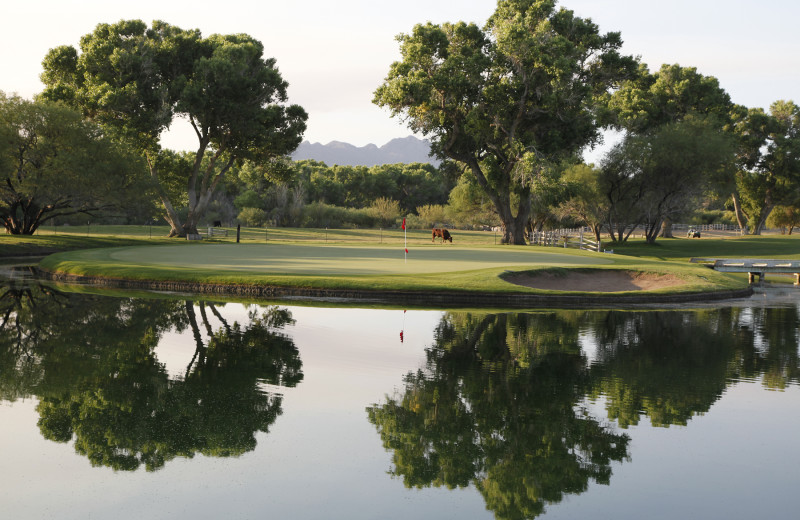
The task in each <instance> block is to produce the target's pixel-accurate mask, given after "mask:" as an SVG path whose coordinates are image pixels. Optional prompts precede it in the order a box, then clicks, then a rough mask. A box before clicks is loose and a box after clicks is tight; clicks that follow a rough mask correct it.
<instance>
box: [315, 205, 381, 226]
mask: <svg viewBox="0 0 800 520" xmlns="http://www.w3.org/2000/svg"><path fill="white" fill-rule="evenodd" d="M302 220H303V223H302V226H303V227H314V228H323V227H328V228H369V227H374V226H375V225H376V222H375V219H374V218H373V217H372V216H370V215H369V214H368V210H366V209H352V208H342V207H340V206H334V205H331V204H325V203H324V202H312V203H311V204H308V205H306V206H305V207H304V208H303V215H302Z"/></svg>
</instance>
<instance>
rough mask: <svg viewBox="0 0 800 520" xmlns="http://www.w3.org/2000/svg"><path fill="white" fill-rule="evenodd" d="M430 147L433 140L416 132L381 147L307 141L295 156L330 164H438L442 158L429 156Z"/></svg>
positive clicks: (293, 156)
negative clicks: (437, 158)
mask: <svg viewBox="0 0 800 520" xmlns="http://www.w3.org/2000/svg"><path fill="white" fill-rule="evenodd" d="M430 150H431V145H430V142H429V141H427V140H423V139H418V138H416V137H414V136H413V135H409V136H408V137H397V138H395V139H392V140H391V141H389V142H388V143H386V144H384V145H383V146H380V147H378V146H377V145H374V144H368V145H366V146H354V145H352V144H349V143H343V142H341V141H331V142H329V143H328V144H321V143H311V142H309V141H303V142H302V143H301V144H300V146H299V147H298V148H297V150H296V151H295V152H294V153H293V154H292V159H294V160H295V161H300V160H303V159H313V160H315V161H322V162H324V163H325V164H327V165H328V166H333V165H334V164H339V165H342V166H376V165H379V164H397V163H406V164H407V163H415V162H419V163H430V164H435V165H438V164H439V161H438V160H436V159H434V158H432V157H429V156H428V154H429V153H430Z"/></svg>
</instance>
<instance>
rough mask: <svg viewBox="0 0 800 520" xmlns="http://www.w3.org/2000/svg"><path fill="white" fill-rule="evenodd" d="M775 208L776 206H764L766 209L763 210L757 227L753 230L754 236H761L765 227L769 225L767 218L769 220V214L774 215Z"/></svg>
mask: <svg viewBox="0 0 800 520" xmlns="http://www.w3.org/2000/svg"><path fill="white" fill-rule="evenodd" d="M774 208H775V205H774V204H764V207H763V208H761V214H760V215H759V216H758V222H757V223H756V227H755V229H754V230H753V234H754V235H760V234H761V230H762V229H764V226H765V224H766V223H767V218H769V214H770V213H772V210H773V209H774Z"/></svg>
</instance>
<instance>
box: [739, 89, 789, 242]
mask: <svg viewBox="0 0 800 520" xmlns="http://www.w3.org/2000/svg"><path fill="white" fill-rule="evenodd" d="M734 128H735V130H734V131H735V132H736V134H737V136H738V137H739V154H738V166H739V172H738V174H737V177H736V184H737V188H738V190H739V194H740V195H741V201H738V200H736V199H734V202H735V203H738V204H737V206H736V212H737V218H739V219H740V226H741V227H742V229H744V227H745V226H744V225H743V222H742V220H743V219H745V218H746V219H747V222H748V225H749V228H750V230H751V232H752V233H753V234H754V235H760V234H761V230H762V229H763V227H764V224H765V223H766V221H767V218H768V217H769V215H770V212H772V210H773V209H774V208H775V206H778V205H791V204H792V203H794V202H795V201H796V200H798V199H800V107H798V106H797V105H795V104H794V102H792V101H782V100H781V101H776V102H774V103H773V104H772V105H771V106H770V110H769V113H766V112H764V110H762V109H760V108H757V109H750V110H748V111H747V112H746V113H742V114H741V115H740V117H738V118H737V120H736V122H735V127H734Z"/></svg>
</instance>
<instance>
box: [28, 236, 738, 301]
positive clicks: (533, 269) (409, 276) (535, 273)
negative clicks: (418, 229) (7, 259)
mask: <svg viewBox="0 0 800 520" xmlns="http://www.w3.org/2000/svg"><path fill="white" fill-rule="evenodd" d="M40 269H41V270H42V271H43V272H45V273H47V274H48V275H49V276H51V277H53V278H56V279H64V280H66V279H73V280H76V279H80V280H85V281H92V282H93V283H99V284H104V285H113V286H125V287H140V288H146V287H151V288H156V289H167V290H184V291H197V292H216V293H226V292H230V293H238V294H249V295H259V294H264V295H271V296H274V295H281V294H289V295H305V296H315V295H322V296H337V295H338V296H342V297H350V298H364V297H368V296H369V295H373V296H376V297H383V296H386V295H394V296H395V297H410V296H415V297H424V298H428V299H431V298H433V297H434V296H436V297H438V298H439V299H440V300H447V301H451V300H453V298H455V295H461V296H467V295H468V296H469V298H470V299H472V300H481V299H487V297H489V296H492V297H497V295H503V297H504V298H506V299H508V298H509V297H518V296H526V295H527V296H528V297H529V298H528V299H530V297H532V296H537V297H554V296H558V295H565V294H566V295H569V296H570V297H573V298H574V297H581V296H593V297H594V296H597V297H599V298H605V299H608V298H611V297H614V298H619V297H622V298H623V299H624V298H625V297H626V296H631V295H633V294H636V295H637V299H639V300H640V299H641V297H642V294H643V293H647V294H648V295H656V297H658V296H659V295H660V296H665V295H668V296H674V295H684V296H686V295H695V296H696V295H702V294H705V295H706V296H708V295H712V294H714V293H719V294H721V293H730V292H731V291H740V292H741V291H743V290H744V289H746V282H743V281H742V280H741V278H736V277H731V276H729V275H725V274H722V273H717V272H715V271H711V270H709V269H706V268H703V267H699V266H696V265H693V264H686V263H683V262H681V263H677V262H669V261H659V260H651V259H642V258H636V257H629V256H624V255H614V254H604V253H595V252H587V251H577V250H570V249H558V248H539V247H525V248H521V247H515V246H496V247H489V246H485V247H482V246H465V247H458V246H443V245H428V246H417V247H415V248H413V249H411V250H410V251H409V252H408V253H407V254H406V253H405V251H404V249H403V248H398V247H396V246H378V245H371V246H365V245H350V244H337V245H323V244H297V243H270V244H232V243H224V244H185V243H182V244H169V245H157V246H128V247H112V248H101V249H87V250H79V251H69V252H63V253H58V254H54V255H51V256H49V257H47V258H45V259H44V260H43V261H42V262H41V264H40ZM623 272H624V273H626V275H627V274H630V276H631V277H632V278H636V279H640V278H642V277H645V276H646V277H649V278H650V279H651V281H652V280H653V279H657V280H665V279H667V278H668V279H669V282H670V283H668V284H660V285H658V284H656V285H652V284H650V285H649V286H648V287H647V290H642V289H641V288H639V287H635V286H632V285H631V284H627V283H620V284H619V286H618V287H616V286H615V285H614V283H613V282H610V281H609V280H610V277H608V275H609V274H610V273H614V274H616V275H620V274H621V273H623ZM577 273H580V274H581V276H582V277H583V278H584V279H586V280H588V282H586V283H588V285H586V286H585V287H579V288H578V289H575V287H574V284H564V286H563V287H559V286H560V285H561V284H559V283H558V281H559V279H562V278H563V279H564V280H565V281H566V280H567V279H569V277H571V276H573V275H577ZM544 275H547V278H549V280H550V283H549V285H547V286H541V287H537V286H536V285H535V284H530V283H527V281H529V280H531V279H536V278H537V277H541V278H544ZM554 277H555V283H553V281H552V280H553V278H554ZM521 279H524V280H525V282H524V283H520V280H521ZM609 284H611V285H610V287H609ZM568 285H569V287H570V288H566V287H567V286H568ZM593 285H594V286H596V287H593ZM601 285H602V286H604V288H603V289H600V286H601ZM398 295H400V296H398ZM448 298H449V300H448ZM453 301H454V300H453Z"/></svg>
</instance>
